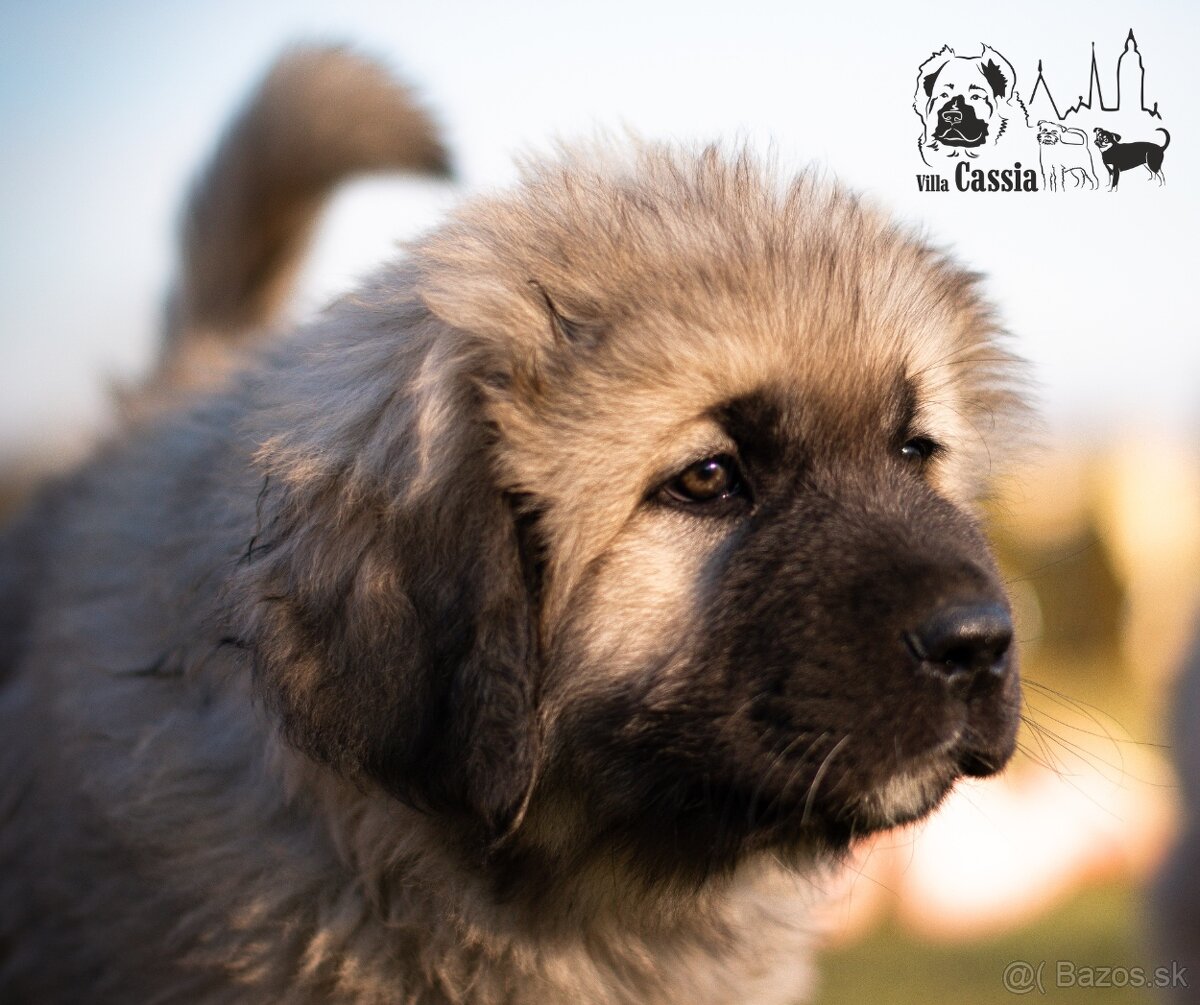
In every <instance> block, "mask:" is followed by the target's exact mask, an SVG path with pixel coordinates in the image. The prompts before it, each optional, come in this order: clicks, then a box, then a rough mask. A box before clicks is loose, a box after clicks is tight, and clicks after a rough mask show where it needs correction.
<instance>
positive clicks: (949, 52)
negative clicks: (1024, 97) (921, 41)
mask: <svg viewBox="0 0 1200 1005" xmlns="http://www.w3.org/2000/svg"><path fill="white" fill-rule="evenodd" d="M1016 78H1017V75H1016V72H1015V71H1014V70H1013V67H1012V64H1011V63H1010V62H1009V61H1008V60H1007V59H1005V58H1004V56H1002V55H1001V54H1000V53H999V52H997V51H996V50H995V49H993V48H992V47H991V46H990V45H984V46H983V47H982V49H981V51H980V53H979V55H977V56H959V55H957V54H956V53H955V51H954V50H953V49H952V48H950V46H948V45H947V46H943V47H942V48H941V49H940V50H938V51H937V52H935V53H934V54H933V55H931V56H930V57H929V58H928V59H927V60H925V62H924V63H922V64H921V66H920V67H919V69H918V71H917V89H916V94H915V96H914V98H913V110H914V111H915V112H916V113H917V115H918V116H920V118H921V124H922V126H923V131H922V135H921V138H920V151H921V159H922V160H924V161H925V163H926V164H928V165H929V166H930V167H936V166H938V165H940V164H943V163H945V162H947V161H955V160H962V159H965V158H966V159H974V158H978V157H980V156H981V155H983V154H985V153H988V152H989V151H990V150H991V149H993V148H994V147H995V146H996V144H997V142H998V141H999V140H1000V138H1001V137H1002V136H1003V135H1004V133H1005V131H1006V129H1007V128H1008V124H1009V121H1010V119H1012V118H1014V117H1016V118H1018V121H1019V124H1020V125H1025V124H1026V121H1025V114H1026V113H1025V106H1024V104H1023V103H1022V102H1021V99H1020V96H1019V95H1018V94H1017V90H1016Z"/></svg>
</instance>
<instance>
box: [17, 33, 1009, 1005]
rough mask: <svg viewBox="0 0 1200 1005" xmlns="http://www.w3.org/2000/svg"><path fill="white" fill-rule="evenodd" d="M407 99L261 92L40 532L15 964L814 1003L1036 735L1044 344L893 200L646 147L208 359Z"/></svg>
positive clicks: (26, 620) (181, 995)
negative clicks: (931, 850) (130, 363)
mask: <svg viewBox="0 0 1200 1005" xmlns="http://www.w3.org/2000/svg"><path fill="white" fill-rule="evenodd" d="M302 58H303V59H305V60H307V63H306V64H305V65H306V67H307V68H306V70H305V72H304V74H302V77H303V78H304V81H305V82H304V84H303V87H302V90H305V89H307V91H308V92H309V93H323V92H324V91H323V89H324V88H325V87H326V85H327V84H328V83H329V81H330V80H332V79H337V78H339V77H344V76H345V75H347V74H349V75H351V76H355V75H358V77H360V78H361V75H362V74H363V73H368V71H367V70H366V69H365V68H363V67H361V66H360V65H359V64H358V62H357V61H356V60H355V59H354V58H353V57H351V56H349V55H347V54H346V53H339V52H324V53H318V54H311V53H310V54H306V55H304V56H303V57H302ZM277 72H279V71H277ZM368 76H369V73H368ZM272 79H274V78H272ZM372 79H374V78H372ZM296 86H300V84H299V83H298V84H297V85H296ZM368 93H369V94H370V95H374V98H375V99H380V100H372V101H369V102H368V103H367V105H366V106H365V107H361V106H360V107H355V106H354V105H345V104H343V105H342V106H339V107H337V108H336V109H334V108H333V107H332V106H330V105H329V104H328V103H327V104H326V105H325V106H324V107H320V108H311V107H308V106H307V105H302V103H301V102H299V101H297V100H293V98H294V94H293V93H292V92H290V91H289V92H288V93H281V92H280V91H279V89H276V88H272V87H271V86H268V87H267V88H265V89H264V90H263V91H262V92H260V94H259V96H258V98H257V99H256V100H255V101H254V102H253V103H252V104H251V106H250V107H249V109H248V110H247V112H246V113H245V114H244V115H243V117H242V118H241V120H240V121H239V122H238V123H237V124H235V126H234V127H233V130H232V131H231V132H230V134H229V136H228V137H227V139H226V142H225V143H224V145H223V146H222V148H221V149H220V151H219V152H218V155H217V160H216V163H215V164H214V166H213V167H211V168H210V169H209V170H208V172H207V174H206V175H205V176H204V177H205V180H204V181H203V182H202V183H201V185H200V187H199V189H198V190H197V193H196V194H195V195H194V196H193V201H192V208H191V212H190V215H189V218H188V219H189V221H190V222H189V224H188V226H187V228H185V239H184V255H183V259H184V263H185V265H184V273H183V276H182V277H181V279H180V282H179V287H178V289H179V290H181V291H183V292H182V293H178V294H177V295H176V296H175V297H174V299H173V300H172V305H173V307H172V312H171V315H170V332H171V338H170V341H169V346H170V348H169V350H168V355H167V363H168V365H167V366H165V367H164V369H163V371H162V373H160V376H159V377H158V378H157V380H156V382H155V383H154V384H153V386H152V387H151V389H150V390H149V391H148V395H149V397H150V398H151V399H152V405H151V406H150V407H147V408H143V409H140V410H137V411H136V412H135V414H134V415H133V418H131V420H130V421H129V423H128V426H127V428H126V429H125V430H124V431H123V432H122V433H121V434H120V435H119V436H118V437H116V438H115V439H114V440H113V441H112V442H110V443H108V444H107V445H106V446H104V447H103V448H102V449H101V450H100V451H99V452H98V453H97V455H96V457H95V458H94V459H93V460H92V461H91V462H90V463H88V464H86V465H85V466H84V467H82V468H81V469H80V470H78V471H77V472H75V473H74V474H72V475H70V476H68V477H66V478H65V479H63V480H61V481H59V482H58V483H56V484H54V485H52V486H50V487H48V488H47V489H46V491H45V492H44V493H43V494H42V496H41V498H40V500H39V501H38V502H37V504H36V505H35V506H34V507H33V508H32V509H31V510H30V511H29V512H28V513H27V514H26V515H25V516H24V517H23V518H22V519H21V520H20V521H19V523H18V524H17V525H16V526H15V527H13V528H11V529H10V530H9V532H8V534H7V536H6V538H4V540H3V544H2V546H0V555H2V556H3V561H2V562H0V568H3V569H4V570H5V573H4V575H5V577H6V578H5V579H4V580H3V586H2V589H3V595H2V597H0V611H3V612H5V620H4V622H3V628H4V631H5V633H6V639H5V643H4V646H3V648H2V649H0V652H3V654H4V659H5V664H4V666H3V680H4V684H3V690H2V691H0V736H2V737H3V747H2V748H0V749H2V751H3V753H2V759H0V793H2V796H0V814H2V815H0V822H2V826H0V861H2V862H3V871H2V873H0V876H2V883H3V890H2V894H3V895H2V896H0V947H2V950H0V951H2V953H3V956H2V963H0V981H2V982H3V983H2V985H0V986H2V987H3V988H4V997H5V998H6V1000H10V1001H37V1002H45V1003H49V1002H77V1001H81V1000H87V1001H89V1002H97V1003H103V1002H130V1001H159V1002H167V1001H171V1002H189V1003H191V1002H235V1001H236V1002H243V1001H254V1002H259V1001H287V1002H324V1003H329V1002H336V1003H342V1002H344V1003H350V1002H354V1003H364V1002H366V1003H380V1005H382V1003H392V1002H398V1001H406V1002H421V1003H426V1002H429V1003H433V1002H439V1003H445V1002H456V1003H483V1005H498V1003H501V1002H504V1003H514V1002H515V1003H546V1002H563V1003H593V1005H602V1003H628V1005H631V1003H634V1002H637V1003H655V1002H664V1003H665V1002H689V1003H697V1005H699V1003H710V1002H711V1003H716V1002H730V1001H739V1002H764V1003H781V1005H782V1003H790V1002H794V1001H796V1000H797V999H798V998H799V997H801V996H802V994H803V993H804V991H805V988H806V986H807V982H808V969H807V967H808V964H807V955H806V948H807V946H808V944H809V942H810V941H811V933H810V931H809V926H808V923H807V922H806V920H805V908H806V905H808V904H809V903H810V902H811V901H812V900H813V899H814V898H815V897H816V896H817V894H818V892H819V886H820V884H819V882H817V881H816V879H817V878H818V877H819V875H820V870H821V869H822V868H828V867H829V865H830V864H831V863H835V862H836V861H837V858H838V856H839V855H841V854H842V853H843V852H844V851H845V849H846V848H847V847H848V846H849V845H850V844H851V843H852V842H853V841H854V840H855V839H857V838H859V837H862V836H865V835H868V834H871V833H873V832H876V831H879V830H881V829H884V828H890V827H895V826H897V825H901V824H904V823H906V822H908V821H912V820H916V819H918V818H920V817H922V816H924V815H925V814H927V813H929V812H930V811H931V810H932V809H933V808H934V807H935V806H937V804H938V803H939V801H940V800H941V799H942V798H943V797H944V796H945V795H946V793H947V792H948V791H949V790H950V789H951V787H952V786H953V785H954V784H955V781H956V780H957V779H959V778H960V777H962V776H964V775H970V776H982V775H989V774H991V773H993V772H995V771H998V770H999V769H1000V768H1001V767H1002V766H1003V765H1004V763H1005V761H1006V760H1007V759H1008V757H1009V755H1010V753H1011V751H1012V750H1013V746H1014V742H1015V739H1014V738H1015V733H1016V728H1017V723H1018V718H1019V709H1020V693H1019V680H1018V671H1017V665H1016V656H1015V653H1014V652H1013V647H1012V628H1011V623H1010V615H1009V605H1008V602H1007V600H1006V598H1005V594H1004V590H1003V588H1002V586H1001V583H1000V579H999V577H998V575H997V571H996V567H995V563H994V562H993V559H992V557H991V554H990V552H989V550H988V546H987V544H986V542H985V539H984V536H983V533H982V531H981V529H980V525H979V521H978V518H977V516H976V515H975V511H974V508H973V506H974V501H975V500H976V499H977V497H978V495H979V493H980V492H981V491H982V490H983V487H984V484H985V481H986V478H987V476H988V475H989V474H990V473H991V472H992V465H993V461H997V460H999V459H1001V458H1003V457H1006V456H1011V455H1014V454H1017V453H1018V452H1019V450H1018V443H1019V439H1018V431H1019V428H1020V423H1021V416H1022V414H1023V405H1022V400H1021V394H1020V379H1021V377H1020V373H1021V371H1020V366H1019V364H1018V363H1017V360H1016V359H1015V358H1014V357H1013V356H1012V355H1011V354H1010V353H1009V351H1008V350H1007V349H1006V348H1004V346H1003V344H1002V343H1003V337H1002V335H1001V333H1000V332H999V330H998V328H997V325H996V321H995V318H994V315H993V313H992V311H991V308H990V307H989V306H988V305H987V303H986V302H985V301H984V300H982V299H981V297H980V295H979V293H978V292H977V290H976V282H975V277H973V276H972V275H971V274H969V273H966V272H964V271H962V270H961V269H959V268H958V267H957V266H955V265H954V264H953V263H952V262H950V261H949V260H947V259H946V258H944V257H943V256H942V255H941V254H939V253H938V252H935V251H934V250H932V249H930V248H929V247H927V246H925V245H924V244H922V243H920V242H919V241H918V240H916V239H914V238H913V237H912V236H911V235H909V234H908V233H907V232H905V231H904V230H902V229H900V228H898V227H896V226H895V225H893V224H891V223H889V222H888V221H887V220H886V219H884V218H883V217H881V216H879V215H878V214H877V213H876V212H874V211H873V210H871V209H869V208H867V207H866V206H864V205H863V204H862V203H861V202H860V201H859V200H858V199H857V198H855V197H853V196H851V195H848V194H847V193H845V192H844V191H841V190H840V189H838V188H836V187H831V186H829V185H826V184H823V183H821V182H818V181H817V180H816V179H814V178H813V177H812V176H809V175H801V176H799V177H797V178H793V179H791V180H790V181H787V182H785V183H782V184H781V183H779V182H777V181H776V180H775V179H773V178H772V177H771V175H770V173H769V172H767V171H766V170H765V169H764V168H762V167H761V166H760V165H759V164H758V163H756V162H755V161H754V159H753V158H752V157H751V156H750V155H748V154H746V153H733V154H724V153H722V152H720V151H719V150H718V149H716V148H712V147H710V148H706V149H704V150H701V151H698V152H685V151H680V150H676V149H671V148H667V147H662V146H657V145H652V144H640V145H633V146H632V148H630V149H626V150H623V151H621V150H618V151H613V150H609V149H605V148H603V147H600V146H595V145H593V146H584V147H580V148H575V149H568V150H564V151H563V152H561V153H560V154H559V155H558V156H557V158H554V159H551V160H548V161H547V162H545V163H532V164H527V165H526V166H525V168H524V171H523V175H522V179H521V181H520V183H519V184H518V185H517V186H516V187H515V189H514V190H512V191H510V192H507V193H501V194H497V195H492V196H488V197H479V198H475V199H473V200H470V201H468V202H466V203H465V204H464V205H463V206H462V208H461V209H459V210H458V211H457V212H456V213H454V214H453V215H452V216H451V217H450V218H449V219H448V220H447V221H446V223H445V224H444V225H442V226H441V227H440V228H438V229H436V230H434V231H433V232H432V233H430V234H428V235H427V236H426V237H424V238H423V239H421V240H419V241H417V242H416V243H415V244H414V245H413V246H412V247H411V248H410V249H409V251H408V253H407V254H406V255H405V256H404V257H402V258H401V259H400V260H398V261H396V262H393V263H392V264H390V265H387V266H385V267H384V268H383V269H381V270H380V272H379V273H378V274H377V275H376V276H375V277H374V279H372V280H371V281H369V282H368V283H366V284H365V285H364V286H363V287H362V288H360V289H359V290H357V291H356V292H354V293H353V294H351V295H350V296H348V297H346V298H345V299H343V300H341V301H340V302H338V303H336V304H335V305H333V306H332V307H331V308H329V309H328V311H326V312H325V313H324V314H323V315H322V316H320V317H319V318H318V319H316V320H315V321H313V322H312V323H311V324H309V325H307V326H306V327H305V328H304V329H302V330H301V331H299V332H296V333H294V334H292V335H290V336H289V337H288V338H286V339H280V340H274V341H268V342H266V343H264V345H263V347H262V349H261V350H260V351H259V352H258V353H257V354H251V357H250V358H249V359H246V360H244V361H242V362H240V363H239V364H237V365H236V366H233V367H227V368H225V369H224V370H223V371H222V374H223V375H222V376H220V377H219V378H217V379H210V380H206V381H199V382H197V381H193V380H188V379H185V380H181V381H175V380H174V378H173V377H171V376H169V375H170V374H173V373H177V372H180V371H181V370H182V372H184V374H185V376H186V373H187V371H188V369H189V367H194V366H196V363H195V361H194V360H191V361H186V360H185V356H184V355H180V354H186V350H187V346H188V344H189V341H190V340H192V339H194V338H196V337H200V338H203V339H207V340H209V341H210V342H211V341H212V340H213V339H214V338H217V337H220V338H223V339H225V340H226V341H227V342H231V343H235V342H236V343H240V344H241V343H246V342H247V340H249V339H252V338H253V332H254V331H256V330H260V329H262V328H264V327H266V328H269V327H270V326H271V324H272V318H273V315H271V313H270V311H269V310H268V311H266V312H265V316H264V310H262V309H260V308H262V306H263V305H266V304H273V303H276V302H277V297H276V293H277V291H278V289H279V284H280V282H281V281H282V277H283V276H285V275H288V274H290V273H291V271H292V268H293V265H294V256H295V254H296V253H297V250H298V248H299V245H300V237H301V235H302V233H303V232H304V231H305V230H306V228H307V226H308V222H309V221H310V219H311V214H310V210H311V208H312V206H313V204H314V199H313V193H314V192H316V191H321V190H323V189H324V187H325V186H326V184H327V182H328V180H329V177H330V173H329V172H324V173H321V174H320V180H321V184H320V185H318V184H316V183H315V182H313V183H312V184H298V183H296V182H295V181H289V180H287V178H288V177H289V176H288V172H291V171H299V172H300V174H301V176H303V175H304V172H305V171H306V170H307V167H306V164H305V158H303V157H302V156H300V146H297V145H295V144H301V145H302V138H304V137H310V136H312V135H313V132H312V129H311V118H310V116H317V117H319V118H321V119H322V120H323V121H327V122H330V123H332V122H352V123H354V129H353V130H349V131H347V132H346V133H344V134H343V133H340V132H338V133H336V134H335V135H336V138H333V139H330V140H329V142H331V143H334V144H335V145H336V144H337V143H347V142H350V136H351V135H352V134H354V133H355V131H356V130H367V131H371V130H375V129H383V128H385V127H386V126H387V124H388V122H391V121H392V118H391V117H390V116H388V115H386V114H382V113H383V112H384V111H385V110H386V102H385V101H383V100H382V98H381V94H380V91H379V90H378V89H377V88H375V87H372V88H368ZM343 97H345V95H343ZM392 100H393V101H394V100H395V97H394V95H393V98H392ZM406 121H409V122H410V124H411V123H412V122H413V121H414V120H413V117H412V116H411V115H410V116H409V117H408V119H407V120H406ZM418 132H420V133H424V132H425V130H422V129H418ZM264 136H270V137H272V140H271V142H272V143H275V144H278V143H282V144H283V147H284V148H285V149H288V150H290V151H291V152H292V156H289V157H282V158H278V159H274V158H269V157H268V158H264V157H262V156H260V155H259V152H258V147H257V146H256V145H257V144H260V143H262V142H264V140H263V137H264ZM426 140H428V137H426ZM423 149H425V150H426V151H433V150H434V149H436V148H435V147H433V146H431V145H429V143H428V142H426V143H425V144H424V145H423ZM311 156H312V157H313V158H316V159H317V160H318V161H322V160H324V161H325V162H326V163H328V162H329V159H330V158H331V157H334V154H333V153H332V152H331V151H330V150H328V149H326V150H320V149H313V150H312V151H311ZM346 160H352V158H348V159H343V161H342V162H343V163H344V162H345V161H346ZM334 162H335V163H337V162H338V161H337V160H336V158H335V161H334ZM420 163H422V164H425V165H427V166H428V165H430V164H432V165H433V166H434V167H437V166H439V165H440V163H441V161H440V160H439V158H438V157H437V156H434V155H433V154H432V153H431V154H430V157H429V158H428V159H424V160H421V161H420ZM246 172H249V180H247V174H246ZM275 172H283V175H284V178H283V180H281V181H280V182H279V184H277V185H275V184H272V182H273V180H274V179H275V178H276V175H275V174H274V173H275ZM230 187H232V191H231V188H230ZM239 188H240V189H241V191H242V194H245V192H256V193H258V195H259V200H261V199H263V198H267V199H270V200H273V202H272V204H271V205H272V209H271V212H270V213H265V214H264V213H263V212H261V211H260V209H259V208H256V207H261V206H262V203H261V201H256V200H246V199H243V198H241V197H240V196H238V195H237V192H238V190H239ZM214 206H215V207H220V208H221V209H220V211H218V212H217V213H216V215H215V216H212V215H210V214H211V212H212V207H214ZM267 222H269V223H270V224H271V225H272V226H273V227H275V228H276V229H274V230H273V231H272V232H271V233H270V234H265V233H262V232H261V230H260V228H262V227H264V226H266V225H267ZM198 235H202V236H198ZM256 248H257V249H265V250H266V251H267V252H270V253H261V251H260V253H255V252H254V249H256ZM198 263H208V270H207V272H206V271H205V270H204V269H202V268H200V266H199V265H198ZM202 275H206V276H208V277H210V278H212V277H217V276H221V277H223V278H221V281H220V282H214V283H211V284H210V283H208V282H202V281H200V279H201V278H202ZM177 363H178V366H176V364H177ZM163 374H167V375H168V376H163ZM198 384H199V385H203V386H202V387H198ZM164 386H165V390H164Z"/></svg>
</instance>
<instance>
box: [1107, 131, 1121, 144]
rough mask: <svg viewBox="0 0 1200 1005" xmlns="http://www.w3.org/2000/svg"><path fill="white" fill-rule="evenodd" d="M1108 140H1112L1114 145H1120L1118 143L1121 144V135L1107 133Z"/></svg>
mask: <svg viewBox="0 0 1200 1005" xmlns="http://www.w3.org/2000/svg"><path fill="white" fill-rule="evenodd" d="M1108 138H1109V139H1110V140H1112V141H1113V142H1114V143H1120V142H1121V134H1120V133H1109V134H1108Z"/></svg>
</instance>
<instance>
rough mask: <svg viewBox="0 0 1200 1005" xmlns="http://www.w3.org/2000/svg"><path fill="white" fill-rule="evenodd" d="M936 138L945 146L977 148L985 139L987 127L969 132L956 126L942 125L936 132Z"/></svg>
mask: <svg viewBox="0 0 1200 1005" xmlns="http://www.w3.org/2000/svg"><path fill="white" fill-rule="evenodd" d="M936 135H937V138H938V140H940V141H941V142H942V143H945V144H946V145H947V146H955V147H977V146H980V145H981V144H982V143H983V141H984V139H986V137H987V126H983V127H981V128H980V129H978V130H977V131H974V132H971V131H968V129H967V128H964V127H962V126H960V125H957V124H947V125H944V126H943V127H942V128H941V129H940V130H938V132H937V134H936Z"/></svg>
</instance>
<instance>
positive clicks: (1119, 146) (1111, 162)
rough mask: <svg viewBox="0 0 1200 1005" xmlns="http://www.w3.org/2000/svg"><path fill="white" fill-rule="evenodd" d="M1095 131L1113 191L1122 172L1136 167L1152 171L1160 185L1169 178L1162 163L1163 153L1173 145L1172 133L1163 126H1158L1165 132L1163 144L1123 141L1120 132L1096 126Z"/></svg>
mask: <svg viewBox="0 0 1200 1005" xmlns="http://www.w3.org/2000/svg"><path fill="white" fill-rule="evenodd" d="M1094 132H1095V136H1096V139H1095V143H1096V146H1098V147H1099V148H1100V150H1101V156H1102V157H1103V158H1104V166H1105V167H1106V168H1107V169H1108V181H1109V186H1110V188H1111V189H1112V191H1114V192H1115V191H1116V189H1117V183H1118V182H1119V181H1120V180H1121V172H1122V171H1128V170H1129V169H1130V168H1135V167H1144V168H1145V169H1146V170H1147V171H1149V172H1150V177H1151V178H1154V179H1155V180H1156V181H1157V182H1158V183H1159V184H1160V185H1163V184H1165V183H1166V180H1167V179H1166V176H1164V175H1163V172H1162V163H1163V155H1164V154H1165V153H1166V152H1167V147H1168V146H1170V145H1171V134H1170V133H1169V132H1167V131H1166V130H1165V129H1163V127H1162V126H1159V127H1158V132H1160V133H1162V134H1163V142H1162V145H1161V146H1159V144H1157V143H1151V142H1149V141H1146V142H1143V143H1122V142H1121V135H1120V134H1119V133H1112V132H1109V131H1108V130H1107V129H1100V128H1096V129H1095V130H1094Z"/></svg>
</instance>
